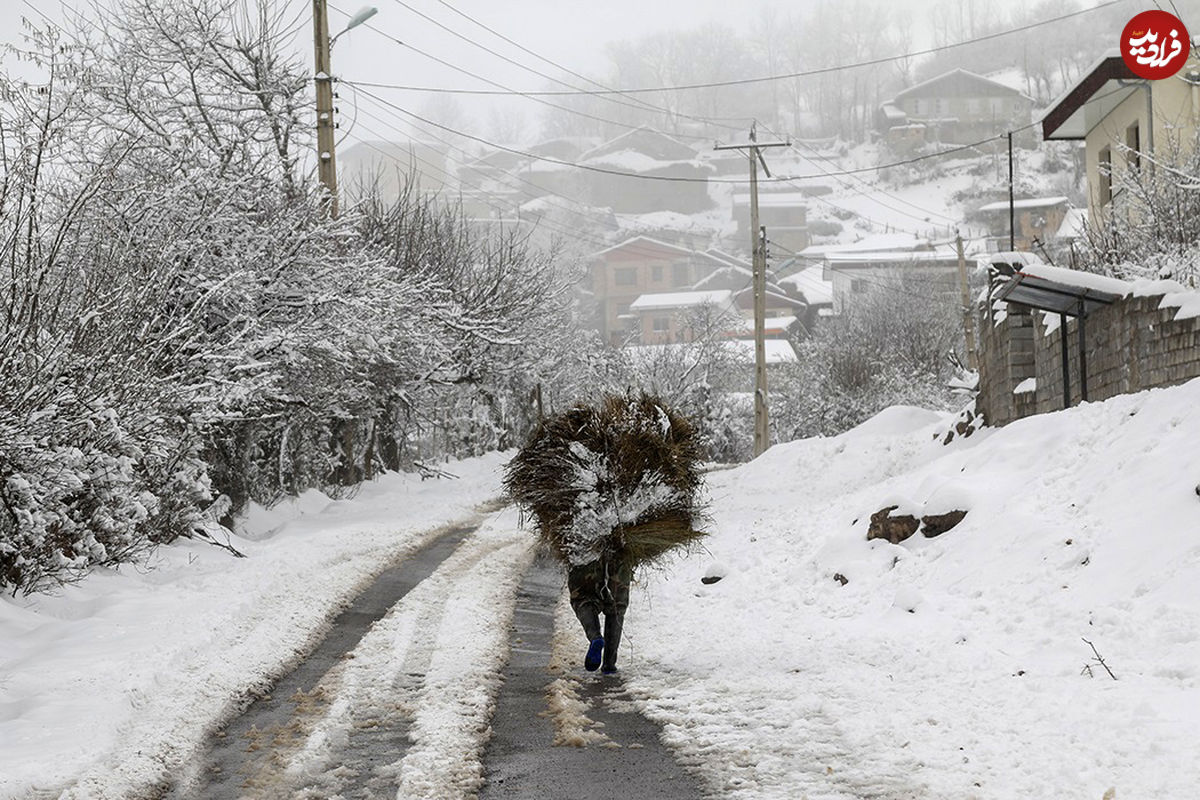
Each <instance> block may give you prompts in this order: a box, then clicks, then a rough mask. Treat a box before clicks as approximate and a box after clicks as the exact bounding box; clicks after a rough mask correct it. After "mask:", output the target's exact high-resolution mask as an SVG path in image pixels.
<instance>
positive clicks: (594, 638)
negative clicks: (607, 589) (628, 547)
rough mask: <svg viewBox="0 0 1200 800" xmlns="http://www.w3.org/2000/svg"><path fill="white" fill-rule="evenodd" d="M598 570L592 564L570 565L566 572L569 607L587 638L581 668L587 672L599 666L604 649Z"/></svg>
mask: <svg viewBox="0 0 1200 800" xmlns="http://www.w3.org/2000/svg"><path fill="white" fill-rule="evenodd" d="M598 577H600V575H598V571H597V570H596V568H595V565H594V564H585V565H583V566H581V567H572V568H571V569H570V570H569V571H568V572H567V589H568V591H569V592H570V596H571V609H572V610H573V611H574V612H575V617H576V619H578V620H579V624H580V625H582V626H583V633H584V635H585V636H587V638H588V649H587V654H586V655H585V656H584V658H583V668H584V669H586V670H587V671H588V672H592V671H595V669H596V668H597V667H599V666H600V656H601V652H602V651H603V650H604V636H603V635H602V634H601V632H600V609H601V607H602V603H601V599H600V597H599V592H598V591H597V588H598V584H597V578H598Z"/></svg>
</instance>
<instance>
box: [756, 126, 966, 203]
mask: <svg viewBox="0 0 1200 800" xmlns="http://www.w3.org/2000/svg"><path fill="white" fill-rule="evenodd" d="M763 127H764V128H765V129H766V130H767V131H768V132H769V133H772V134H773V135H775V136H779V134H777V133H775V132H774V131H772V130H771V129H770V128H766V126H763ZM781 138H782V137H781ZM795 144H800V145H801V146H802V147H804V149H805V150H808V151H809V152H810V153H812V155H811V156H805V155H804V154H803V153H800V151H799V150H797V149H796V147H795ZM791 149H792V151H793V152H795V153H797V154H798V155H801V156H803V157H805V158H807V159H808V160H809V161H810V162H812V163H813V164H816V165H817V168H818V169H820V168H821V167H820V163H819V162H818V161H817V160H816V158H814V157H813V156H816V155H818V154H817V152H816V151H815V150H814V149H813V148H811V147H809V146H808V145H806V144H803V143H802V142H799V141H796V142H795V143H794V144H793V145H792V147H791ZM822 172H825V174H826V175H829V177H831V178H833V179H834V180H836V181H837V182H838V183H840V184H842V185H843V186H845V187H846V188H847V189H850V188H851V187H850V185H849V184H848V183H846V182H845V181H843V180H841V176H837V175H830V174H829V173H828V172H827V171H825V170H822ZM849 177H851V178H853V179H854V180H855V181H857V182H858V183H861V184H862V185H863V186H865V187H867V188H868V189H871V190H872V191H874V192H877V193H879V194H882V195H885V196H887V197H891V198H892V199H894V200H896V201H897V202H899V203H901V204H903V205H906V206H909V207H910V208H914V209H916V210H917V211H921V212H924V213H925V214H926V215H928V216H934V217H941V218H942V219H944V220H946V221H947V222H957V220H956V219H955V218H954V217H948V216H946V215H945V214H940V213H938V212H936V211H931V210H929V209H927V208H922V207H921V206H918V205H917V204H915V203H911V202H909V201H907V200H904V199H903V198H901V197H897V196H896V195H894V194H892V193H891V192H888V191H887V190H886V189H883V188H880V187H878V186H874V185H872V184H870V183H868V182H867V181H865V180H863V179H862V178H860V177H858V176H857V175H851V176H849ZM856 194H859V195H862V194H864V192H863V190H861V189H860V190H858V191H857V192H856ZM876 202H878V203H879V204H880V205H881V206H883V207H884V208H890V209H891V210H892V211H898V212H900V213H901V214H904V215H905V216H908V217H912V218H913V219H915V220H919V221H921V222H927V221H928V219H927V217H919V216H917V215H915V214H912V213H910V212H907V211H904V210H903V209H899V208H895V207H893V206H889V205H888V204H887V203H884V202H882V201H880V200H876Z"/></svg>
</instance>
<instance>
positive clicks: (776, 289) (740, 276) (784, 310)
mask: <svg viewBox="0 0 1200 800" xmlns="http://www.w3.org/2000/svg"><path fill="white" fill-rule="evenodd" d="M707 255H709V256H712V257H714V258H717V259H720V260H722V261H724V262H726V263H725V264H724V265H723V266H720V267H717V268H716V269H714V270H713V271H712V272H710V273H709V274H708V275H707V276H705V277H703V278H701V279H700V280H699V281H697V282H696V284H695V285H694V286H693V287H692V288H694V289H697V290H708V291H712V290H716V289H728V290H729V291H730V292H732V293H733V300H734V304H735V305H736V306H737V308H738V309H739V311H740V312H741V314H742V315H743V316H749V317H753V315H754V270H753V268H752V267H751V265H750V264H748V263H746V262H744V261H741V260H740V259H737V258H735V257H734V256H731V255H728V254H726V253H722V252H720V251H719V250H708V251H707ZM764 300H765V307H766V312H767V315H768V316H775V317H791V316H796V317H802V316H803V315H804V314H805V313H806V311H807V310H808V304H807V303H806V302H805V300H804V297H803V295H802V294H800V293H799V292H796V291H794V290H792V289H788V288H785V287H784V286H783V285H782V284H780V283H778V282H776V281H773V280H769V279H768V280H767V281H766V294H765V295H764Z"/></svg>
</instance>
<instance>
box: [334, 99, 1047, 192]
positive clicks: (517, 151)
mask: <svg viewBox="0 0 1200 800" xmlns="http://www.w3.org/2000/svg"><path fill="white" fill-rule="evenodd" d="M343 82H344V83H348V84H350V85H352V86H355V87H357V88H358V89H360V90H361V91H362V93H363V94H365V95H366V96H368V97H370V98H372V99H374V100H375V101H376V102H378V103H382V104H384V105H386V106H390V107H391V108H394V109H396V110H397V111H399V112H401V113H402V114H405V115H407V116H410V117H413V118H414V119H418V120H420V121H421V122H424V123H425V124H427V125H432V126H434V127H435V128H440V129H441V130H443V131H446V132H447V133H450V134H453V135H455V136H462V137H464V138H466V139H470V140H471V141H474V142H478V143H480V144H483V145H486V146H488V147H491V148H493V149H496V150H503V151H505V152H507V153H512V154H514V155H518V156H524V157H525V158H529V159H533V160H536V161H545V162H547V163H551V164H558V165H560V166H564V167H573V168H575V169H582V170H587V171H589V172H600V173H603V174H606V175H617V176H620V177H625V178H635V179H639V180H648V181H666V182H670V183H704V184H709V183H733V184H741V185H745V184H748V183H749V180H746V179H738V178H685V177H682V176H672V175H645V174H641V173H636V172H625V171H623V170H617V169H609V168H607V167H600V166H597V165H595V164H581V163H577V162H574V161H566V160H564V159H560V158H553V157H551V156H546V155H538V154H536V153H530V152H528V151H526V150H520V149H518V148H514V147H508V146H506V145H502V144H498V143H496V142H492V141H489V140H487V139H485V138H483V137H482V136H476V135H475V134H471V133H467V132H466V131H460V130H457V129H455V128H451V127H450V126H448V125H443V124H441V123H440V122H434V121H433V120H431V119H428V118H426V117H423V116H421V115H420V114H417V113H415V112H413V111H409V110H408V109H406V108H403V107H402V106H400V105H397V104H396V103H393V102H391V101H390V100H386V99H384V98H382V97H380V96H379V95H377V94H374V93H373V92H369V91H367V90H366V89H363V88H362V87H363V86H366V85H369V84H365V83H363V82H361V81H343ZM1037 124H1038V123H1036V122H1031V123H1029V124H1028V125H1022V126H1020V127H1017V128H1013V129H1012V133H1020V132H1021V131H1026V130H1029V129H1030V128H1033V127H1035V126H1036V125H1037ZM1001 138H1003V134H997V135H995V136H989V137H988V138H986V139H980V140H979V141H976V142H971V143H970V144H964V145H958V146H956V147H948V148H946V149H944V150H938V151H937V152H934V153H926V154H925V155H920V156H913V157H912V158H906V159H904V160H902V161H893V162H891V163H888V164H879V165H876V166H874V167H860V168H856V169H846V170H838V171H836V172H828V173H813V174H809V175H780V176H778V177H772V178H766V179H764V180H765V181H769V182H773V183H780V182H785V181H797V180H803V179H807V178H820V177H833V176H836V175H855V174H861V173H864V172H877V171H879V170H881V169H888V168H891V167H900V166H907V165H909V164H915V163H918V162H920V161H925V160H927V159H930V158H939V157H941V156H946V155H951V154H953V153H960V152H964V151H967V150H973V149H975V148H977V147H980V146H982V145H985V144H987V143H989V142H993V141H996V140H997V139H1001Z"/></svg>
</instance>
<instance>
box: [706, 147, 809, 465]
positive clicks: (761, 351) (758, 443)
mask: <svg viewBox="0 0 1200 800" xmlns="http://www.w3.org/2000/svg"><path fill="white" fill-rule="evenodd" d="M791 144H792V143H791V142H759V141H758V134H757V132H756V131H755V127H754V126H753V125H752V126H750V141H749V142H746V143H744V144H718V145H715V146H714V147H713V149H714V150H745V151H747V153H748V154H749V156H750V251H751V252H752V253H753V254H754V257H753V262H754V455H755V457H756V458H757V457H758V456H760V455H762V454H763V452H764V451H765V450H766V449H767V448H768V447H769V446H770V444H771V436H770V426H769V425H768V420H767V346H766V343H765V337H764V333H763V329H764V328H765V327H766V317H767V251H766V240H767V236H766V228H760V227H759V224H758V165H759V164H762V168H763V172H765V173H766V174H767V177H768V178H769V177H771V170H769V169H767V162H766V161H765V160H764V159H763V157H762V152H761V150H762V149H763V148H767V147H790V146H791Z"/></svg>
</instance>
